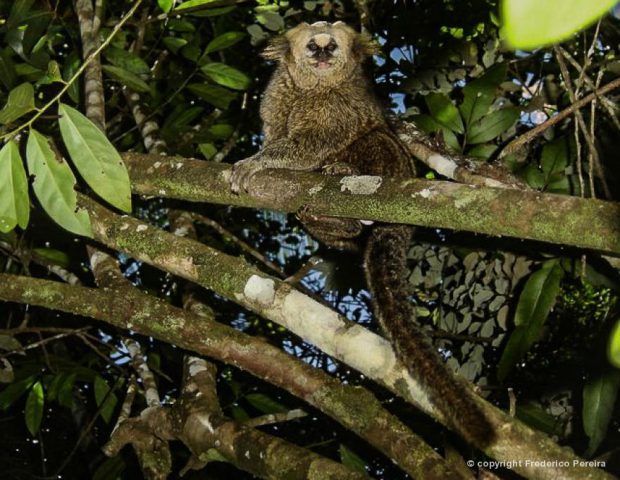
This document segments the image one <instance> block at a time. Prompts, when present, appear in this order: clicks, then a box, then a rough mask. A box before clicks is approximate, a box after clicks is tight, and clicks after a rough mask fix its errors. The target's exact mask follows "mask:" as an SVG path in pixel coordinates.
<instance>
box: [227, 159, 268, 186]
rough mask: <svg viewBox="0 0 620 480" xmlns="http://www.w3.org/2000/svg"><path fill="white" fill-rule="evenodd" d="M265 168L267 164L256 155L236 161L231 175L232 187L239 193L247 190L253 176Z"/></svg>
mask: <svg viewBox="0 0 620 480" xmlns="http://www.w3.org/2000/svg"><path fill="white" fill-rule="evenodd" d="M264 168H265V166H264V165H263V164H262V162H261V161H260V160H258V159H256V158H255V157H250V158H246V159H245V160H241V161H239V162H237V163H235V164H234V165H233V169H232V175H231V177H230V189H231V190H232V191H233V192H234V193H239V192H241V191H242V190H243V191H244V192H247V191H248V186H249V183H250V180H251V179H252V177H253V176H254V175H256V174H257V173H258V172H260V171H261V170H263V169H264Z"/></svg>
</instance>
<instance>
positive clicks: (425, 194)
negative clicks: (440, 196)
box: [411, 188, 435, 198]
mask: <svg viewBox="0 0 620 480" xmlns="http://www.w3.org/2000/svg"><path fill="white" fill-rule="evenodd" d="M411 196H412V197H413V198H415V197H422V198H431V197H433V196H435V192H434V191H433V190H431V189H430V188H425V189H423V190H420V191H419V192H416V193H413V194H412V195H411Z"/></svg>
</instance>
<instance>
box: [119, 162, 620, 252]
mask: <svg viewBox="0 0 620 480" xmlns="http://www.w3.org/2000/svg"><path fill="white" fill-rule="evenodd" d="M123 158H124V160H125V162H126V163H127V165H128V167H129V173H130V176H131V180H132V188H133V189H134V192H135V193H139V194H142V195H154V196H159V197H168V198H176V199H181V200H189V201H194V202H210V203H220V204H228V205H236V206H243V207H253V208H268V209H273V210H280V211H284V212H291V213H292V212H297V211H298V210H299V209H300V208H301V207H309V208H310V210H311V211H312V213H316V214H320V215H329V216H335V217H348V218H358V219H365V220H376V221H382V222H388V223H405V224H410V225H419V226H425V227H433V228H447V229H452V230H464V231H468V232H474V233H483V234H487V235H494V236H498V237H501V236H507V237H514V238H521V239H529V240H537V241H543V242H548V243H552V244H561V245H568V246H573V247H580V248H586V249H591V250H595V251H599V252H602V253H607V254H611V255H620V222H618V218H620V204H618V203H615V202H608V201H602V200H594V199H583V198H577V197H571V196H568V195H556V194H549V193H540V192H531V191H521V190H511V189H506V188H489V187H474V186H471V185H460V184H457V183H453V182H441V181H429V180H423V179H416V178H412V179H405V180H402V179H394V178H381V177H344V178H343V177H336V176H325V175H320V174H318V173H308V172H294V171H287V170H266V171H263V172H261V173H259V174H257V175H256V177H254V179H253V184H252V191H251V195H247V194H242V195H235V194H233V193H232V192H231V191H230V185H229V183H228V178H229V175H230V167H229V166H226V165H221V164H217V163H213V162H205V161H200V160H194V159H187V158H181V157H170V158H162V157H160V156H152V155H144V154H138V153H125V154H123ZM360 179H361V180H362V181H357V180H360Z"/></svg>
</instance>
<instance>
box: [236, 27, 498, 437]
mask: <svg viewBox="0 0 620 480" xmlns="http://www.w3.org/2000/svg"><path fill="white" fill-rule="evenodd" d="M330 42H331V43H333V44H335V45H337V48H335V49H334V50H333V52H331V55H330V54H328V53H326V48H327V46H328V45H329V44H330ZM312 43H314V45H311V44H312ZM317 46H318V47H320V48H318V47H317ZM311 47H312V48H313V49H311ZM376 51H377V49H376V46H375V45H374V44H373V43H372V42H371V41H370V39H369V38H368V37H366V36H364V35H361V34H358V33H356V32H355V31H354V30H353V29H351V28H350V27H348V26H346V25H345V24H343V23H342V22H337V23H335V24H329V23H326V22H319V23H316V24H313V25H308V24H306V23H304V24H301V25H298V26H297V27H295V28H293V29H291V30H289V31H288V32H287V33H286V34H285V35H284V36H282V37H278V38H276V39H275V40H274V41H273V42H272V43H271V44H270V46H269V47H267V49H266V50H265V52H264V54H263V55H264V57H265V58H268V59H270V60H274V61H276V62H277V63H278V65H277V68H276V71H275V73H274V74H273V77H272V78H271V81H270V82H269V85H268V87H267V90H266V92H265V96H264V99H263V101H262V103H261V117H262V120H263V122H264V133H265V143H264V146H263V149H262V150H261V151H260V152H259V153H257V154H256V155H255V156H253V157H251V158H250V159H247V160H243V161H241V162H238V163H237V164H236V165H235V167H234V171H233V178H232V188H233V190H235V191H239V190H240V189H245V188H246V187H247V184H248V182H249V181H250V179H251V177H252V176H253V175H254V174H255V173H256V172H258V171H260V170H263V169H265V168H286V169H291V170H323V171H325V172H326V173H331V174H341V175H342V174H365V175H385V176H390V177H410V176H413V175H414V171H413V167H412V162H411V159H410V157H409V155H408V153H407V151H406V148H405V147H404V146H403V145H401V143H400V141H399V140H398V137H397V136H396V135H395V133H394V132H393V131H392V130H391V128H390V127H389V125H388V123H387V122H386V119H385V117H384V114H383V111H382V108H381V107H380V105H379V102H378V100H377V98H376V97H375V95H374V93H373V92H372V88H371V85H370V82H369V80H368V78H367V77H366V76H365V74H364V71H363V61H364V60H365V59H366V57H367V56H369V55H371V54H374V53H376ZM321 61H323V62H324V64H323V67H325V66H326V63H327V62H328V63H329V65H330V66H329V67H328V68H318V67H319V65H320V62H321ZM300 216H301V219H302V221H303V222H304V224H305V226H306V228H307V229H308V230H309V231H310V232H311V233H312V234H313V235H315V236H317V237H319V239H321V240H322V241H324V242H325V243H327V244H328V245H331V246H337V247H341V246H344V245H349V244H350V243H351V239H353V238H355V237H356V236H358V235H359V233H360V231H361V225H360V224H359V222H358V221H356V220H347V219H335V218H330V219H327V218H325V217H313V216H310V215H307V214H304V213H303V212H302V214H301V215H300ZM411 233H412V229H411V227H407V226H402V225H400V226H395V225H391V226H387V225H377V226H374V227H373V230H372V233H371V235H370V239H369V241H368V244H367V246H366V249H365V259H364V264H365V271H366V278H367V281H368V285H369V287H370V290H371V293H372V296H373V304H374V305H373V306H374V311H375V315H376V316H377V318H378V320H379V322H380V324H381V326H382V328H383V330H384V332H385V333H386V335H387V336H388V337H389V338H390V340H391V342H392V344H393V346H394V349H395V351H396V354H397V356H398V357H399V359H400V360H401V361H402V362H403V363H404V364H405V365H406V366H407V368H408V370H409V371H410V372H411V374H412V375H414V376H415V377H416V378H418V379H419V381H420V382H421V383H422V384H423V385H424V387H425V388H426V389H427V391H428V394H429V396H430V398H431V400H432V401H433V402H434V403H435V404H436V405H437V406H438V408H439V409H440V410H441V411H442V412H443V413H444V414H445V415H446V417H447V418H449V419H452V421H453V422H454V424H455V426H456V427H457V428H458V427H459V426H464V427H465V428H459V430H460V431H461V432H464V433H465V434H466V435H468V436H469V437H470V438H471V439H474V440H475V441H479V442H480V443H486V442H488V441H490V439H491V436H492V434H491V428H490V425H489V424H488V422H487V421H486V419H485V418H484V416H483V415H482V414H481V413H480V410H479V408H478V407H477V406H476V403H475V400H474V398H473V394H472V393H471V391H470V390H469V389H468V388H467V387H466V386H465V385H464V384H463V383H461V381H459V380H457V379H455V378H454V375H453V374H452V373H451V372H450V371H449V370H448V368H447V367H446V366H445V364H444V362H443V361H442V360H441V359H440V358H439V355H438V354H437V352H436V351H435V349H434V347H433V346H432V345H431V343H430V342H429V341H428V339H427V338H426V336H425V335H424V334H423V332H422V330H421V329H420V327H419V326H418V325H416V324H415V322H413V321H412V320H413V319H414V310H413V308H412V305H411V301H410V299H409V298H408V292H407V284H406V282H405V280H404V279H405V277H406V271H405V268H406V252H407V249H408V247H409V243H410V239H411Z"/></svg>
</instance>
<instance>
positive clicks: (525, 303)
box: [497, 259, 564, 380]
mask: <svg viewBox="0 0 620 480" xmlns="http://www.w3.org/2000/svg"><path fill="white" fill-rule="evenodd" d="M563 275H564V270H562V267H561V265H560V262H559V260H558V259H553V260H548V261H546V262H545V263H544V264H543V266H542V268H541V269H540V270H538V271H536V272H534V273H533V274H532V275H530V277H529V278H528V279H527V282H526V283H525V286H524V287H523V291H522V292H521V296H520V297H519V303H518V304H517V311H516V313H515V320H514V321H515V325H516V327H517V328H515V330H514V332H513V333H512V334H511V335H510V338H509V339H508V343H507V344H506V348H504V351H503V352H502V357H501V358H500V360H499V365H498V368H497V372H498V373H497V376H498V378H499V379H500V380H504V379H505V378H506V376H507V375H508V373H509V372H510V370H511V369H512V367H513V366H514V365H515V364H516V363H517V362H518V361H519V360H520V359H521V358H522V357H523V356H524V355H525V353H526V352H527V351H528V350H529V348H530V347H531V346H532V345H533V344H534V343H535V342H537V341H538V339H539V338H540V335H541V334H542V329H543V326H544V323H545V320H546V319H547V316H548V315H549V312H550V311H551V308H552V307H553V305H554V303H555V300H556V297H557V295H558V293H559V291H560V281H561V279H562V277H563Z"/></svg>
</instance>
